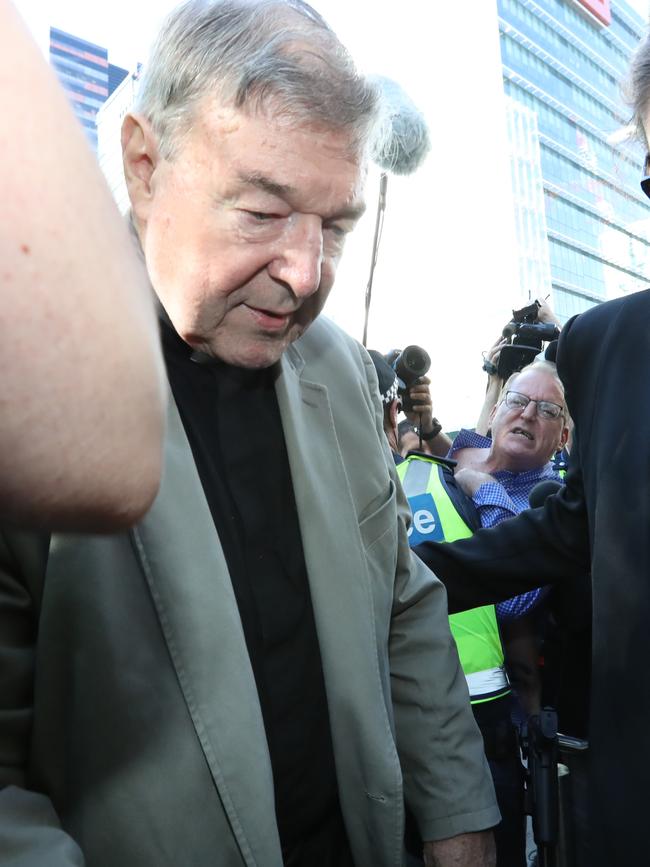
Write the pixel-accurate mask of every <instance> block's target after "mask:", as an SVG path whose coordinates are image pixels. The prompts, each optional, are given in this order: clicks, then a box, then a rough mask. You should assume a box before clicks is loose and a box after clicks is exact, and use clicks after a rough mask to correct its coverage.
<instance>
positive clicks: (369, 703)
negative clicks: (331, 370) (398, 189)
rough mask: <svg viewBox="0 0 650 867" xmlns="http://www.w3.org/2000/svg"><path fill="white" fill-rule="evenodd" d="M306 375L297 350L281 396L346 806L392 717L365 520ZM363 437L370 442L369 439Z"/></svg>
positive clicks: (327, 416)
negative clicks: (363, 759)
mask: <svg viewBox="0 0 650 867" xmlns="http://www.w3.org/2000/svg"><path fill="white" fill-rule="evenodd" d="M304 373H305V371H304V365H303V361H302V358H301V356H300V353H299V351H298V349H297V347H296V346H295V344H294V345H293V346H292V347H290V349H289V350H288V351H287V352H286V353H285V356H284V358H283V362H282V375H281V376H280V377H279V379H278V381H277V384H276V391H277V394H278V402H279V405H280V412H281V415H282V421H283V427H284V434H285V440H286V445H287V452H288V455H289V464H290V467H291V475H292V480H293V488H294V495H295V499H296V506H297V509H298V515H299V520H300V529H301V535H302V542H303V549H304V553H305V560H306V564H307V573H308V575H309V585H310V591H311V597H312V603H313V608H314V617H315V621H316V628H317V631H318V639H319V644H320V651H321V660H322V665H323V674H324V677H325V685H326V689H327V696H328V705H329V710H330V722H331V729H332V737H333V741H334V748H335V757H336V762H337V772H338V778H339V789H340V790H341V798H342V801H345V800H346V799H347V798H349V797H350V793H351V792H352V791H355V790H356V791H357V792H358V791H359V787H358V781H354V782H355V785H351V786H349V787H348V786H345V785H343V781H344V779H345V778H346V774H349V773H350V768H349V767H348V766H347V765H348V762H347V759H348V757H350V756H351V755H354V753H355V751H356V755H357V757H358V756H359V755H360V754H361V753H362V752H363V751H364V749H365V747H367V746H369V745H370V743H371V742H373V741H375V740H376V738H377V732H378V731H380V732H383V734H385V730H382V728H381V726H378V725H377V719H378V718H380V717H384V718H385V714H386V710H385V708H384V707H383V705H382V704H381V699H380V696H381V694H382V690H381V687H380V686H379V684H378V680H379V666H378V664H377V657H376V652H375V651H374V648H375V646H376V638H375V635H374V622H373V600H372V596H371V592H370V584H369V577H368V572H367V566H366V562H365V558H364V556H363V546H362V541H361V536H360V531H359V524H358V516H357V513H356V509H355V506H354V501H353V497H352V491H351V488H350V483H349V481H348V477H347V473H346V468H345V464H344V462H343V458H342V455H341V450H340V446H339V442H338V438H337V434H336V429H335V426H334V420H333V416H332V410H331V406H330V401H329V396H328V391H327V388H326V387H325V386H324V385H321V384H318V383H315V382H310V381H309V380H308V379H307V378H306V376H305V375H303V374H304ZM359 436H360V441H361V442H363V441H364V439H365V438H364V435H363V431H360V432H359ZM359 471H360V472H363V468H362V467H359ZM353 709H354V711H353ZM352 711H353V712H354V714H355V717H354V724H353V725H351V722H352V716H351V712H352ZM364 741H365V744H364ZM367 782H368V781H367ZM362 794H363V795H364V796H365V792H362ZM350 806H352V805H350ZM357 806H358V805H357Z"/></svg>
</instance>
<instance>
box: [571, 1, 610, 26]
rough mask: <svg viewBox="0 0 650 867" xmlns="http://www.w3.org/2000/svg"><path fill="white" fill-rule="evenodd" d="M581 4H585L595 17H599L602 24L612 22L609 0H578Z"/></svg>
mask: <svg viewBox="0 0 650 867" xmlns="http://www.w3.org/2000/svg"><path fill="white" fill-rule="evenodd" d="M578 3H579V4H580V5H581V6H584V7H585V9H586V10H587V12H590V13H591V14H592V15H593V16H594V18H597V19H598V20H599V21H600V23H601V24H605V25H608V24H611V23H612V10H611V9H610V7H609V0H578Z"/></svg>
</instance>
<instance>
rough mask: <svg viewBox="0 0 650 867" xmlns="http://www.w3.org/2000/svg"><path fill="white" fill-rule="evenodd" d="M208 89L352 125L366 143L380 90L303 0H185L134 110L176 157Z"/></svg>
mask: <svg viewBox="0 0 650 867" xmlns="http://www.w3.org/2000/svg"><path fill="white" fill-rule="evenodd" d="M208 94H210V95H213V96H214V97H215V98H217V99H218V100H219V101H220V102H221V103H222V104H224V105H227V106H230V107H232V108H235V109H241V110H246V111H247V112H250V113H254V112H256V111H264V110H265V109H267V108H269V107H270V105H271V103H272V110H273V114H274V117H277V118H284V119H287V120H288V121H291V122H297V123H301V124H306V125H313V126H324V127H326V128H332V129H336V130H342V131H343V130H344V131H346V132H349V134H350V141H351V145H352V146H353V147H354V148H357V149H359V150H361V149H363V148H365V147H366V146H367V145H368V143H369V141H370V138H371V135H372V134H373V131H374V127H375V123H376V117H377V114H378V110H379V102H380V95H379V93H378V88H377V86H376V85H375V84H373V83H372V82H370V81H369V80H368V79H366V78H365V77H364V76H362V75H360V74H359V73H358V72H357V70H356V68H355V66H354V64H353V62H352V59H351V57H350V55H349V54H348V52H347V51H346V49H345V48H344V47H343V45H342V44H341V43H340V41H339V40H338V37H337V36H336V34H335V33H334V31H333V30H332V29H331V28H330V27H329V26H328V25H327V23H326V22H325V21H324V19H323V18H322V17H321V16H320V15H319V14H318V13H317V12H316V11H315V10H314V9H312V8H311V6H309V5H308V4H307V3H305V2H303V0H188V2H185V3H183V4H182V5H180V6H179V7H177V8H176V9H175V10H174V11H172V12H171V14H170V15H169V16H168V18H167V20H166V22H165V24H164V25H163V27H162V30H161V32H160V34H159V36H158V38H157V40H156V41H155V43H154V46H153V49H152V52H151V58H150V60H149V63H148V64H147V67H146V69H145V74H144V79H143V82H142V85H141V88H140V91H139V94H138V99H137V103H136V110H137V111H139V112H141V113H142V114H144V116H145V117H146V118H147V119H148V120H149V121H150V123H151V124H152V126H153V129H154V131H155V133H156V135H157V137H158V146H159V149H160V152H161V154H162V156H163V157H165V158H171V157H172V156H173V154H174V149H175V146H176V144H177V142H178V140H179V138H180V136H182V134H183V133H185V132H187V130H188V129H190V128H191V126H192V121H193V118H194V112H195V110H196V107H197V105H198V103H199V102H200V101H201V100H202V99H203V98H204V97H205V96H207V95H208Z"/></svg>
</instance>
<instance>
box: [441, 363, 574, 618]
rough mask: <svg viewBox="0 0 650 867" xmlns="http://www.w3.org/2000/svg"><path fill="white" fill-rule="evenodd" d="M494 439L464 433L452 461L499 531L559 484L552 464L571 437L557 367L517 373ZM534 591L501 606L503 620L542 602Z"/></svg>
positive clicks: (495, 415) (536, 366) (496, 413)
mask: <svg viewBox="0 0 650 867" xmlns="http://www.w3.org/2000/svg"><path fill="white" fill-rule="evenodd" d="M489 428H490V432H491V436H489V437H485V436H481V435H480V434H477V433H474V432H473V431H467V430H462V431H461V432H460V433H459V434H458V436H457V437H456V439H455V441H454V445H453V448H452V449H451V451H450V457H453V458H454V459H455V460H456V461H457V462H458V468H457V470H456V481H457V482H458V484H459V485H460V486H461V488H462V489H463V490H464V491H465V493H467V494H468V495H469V496H470V497H471V498H472V500H473V501H474V505H475V506H476V507H477V509H478V512H479V515H480V519H481V526H482V527H494V526H495V525H496V524H499V523H500V522H501V521H503V520H505V519H506V518H511V517H513V516H514V515H518V514H519V513H520V512H522V511H523V510H524V509H527V508H528V505H529V497H530V493H531V491H532V490H533V488H534V487H535V485H537V484H539V483H540V482H545V481H559V479H560V476H559V475H558V474H557V473H556V472H555V470H554V469H553V466H552V464H551V463H550V461H551V458H552V457H553V455H554V454H555V453H556V452H558V451H561V449H563V448H564V446H565V444H566V441H567V437H568V435H569V428H568V416H567V411H566V404H565V401H564V388H563V386H562V383H561V382H560V379H559V377H558V375H557V372H556V369H555V365H554V364H551V363H549V362H547V361H536V362H533V364H530V365H528V366H527V367H525V368H524V369H523V370H521V371H519V372H517V373H513V375H512V376H511V377H510V378H509V379H508V381H507V382H506V383H505V385H504V387H503V389H502V391H501V396H500V399H499V401H498V403H497V404H496V405H495V407H494V409H493V410H492V412H491V414H490V418H489ZM540 593H541V591H540V590H539V589H536V590H532V591H530V592H528V593H525V594H523V595H522V596H519V597H517V598H515V599H511V600H508V601H505V602H501V603H500V604H499V605H498V606H497V611H498V613H499V617H500V618H501V619H503V620H506V619H511V618H515V617H520V616H522V615H523V614H526V613H527V612H528V611H530V610H531V609H532V608H533V607H534V605H535V604H536V603H537V601H538V600H539V597H540Z"/></svg>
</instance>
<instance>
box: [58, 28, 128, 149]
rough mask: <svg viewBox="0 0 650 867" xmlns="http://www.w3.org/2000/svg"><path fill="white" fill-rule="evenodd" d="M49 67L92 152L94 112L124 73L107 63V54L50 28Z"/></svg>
mask: <svg viewBox="0 0 650 867" xmlns="http://www.w3.org/2000/svg"><path fill="white" fill-rule="evenodd" d="M50 63H51V64H52V66H53V67H54V69H55V70H56V74H57V75H58V77H59V81H60V82H61V84H62V85H63V88H64V89H65V91H66V93H67V94H68V97H69V99H70V101H71V103H72V107H73V109H74V112H75V114H76V115H77V117H78V118H79V120H80V122H81V124H82V126H83V127H84V130H85V132H86V135H87V136H88V139H89V141H90V142H91V144H92V146H93V148H95V149H96V148H97V126H96V117H97V112H98V111H99V109H100V108H101V106H102V105H103V104H104V102H105V101H106V99H107V97H108V96H109V94H110V93H112V92H113V90H115V88H116V87H117V85H118V84H119V83H120V82H121V81H122V80H123V79H124V78H125V76H126V75H127V72H126V70H125V69H121V68H120V67H119V66H114V65H113V64H109V62H108V51H107V50H106V48H102V47H101V46H100V45H95V44H94V43H93V42H88V41H87V40H85V39H80V38H79V37H78V36H73V35H72V34H71V33H66V32H65V31H63V30H58V29H57V28H56V27H51V28H50Z"/></svg>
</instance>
